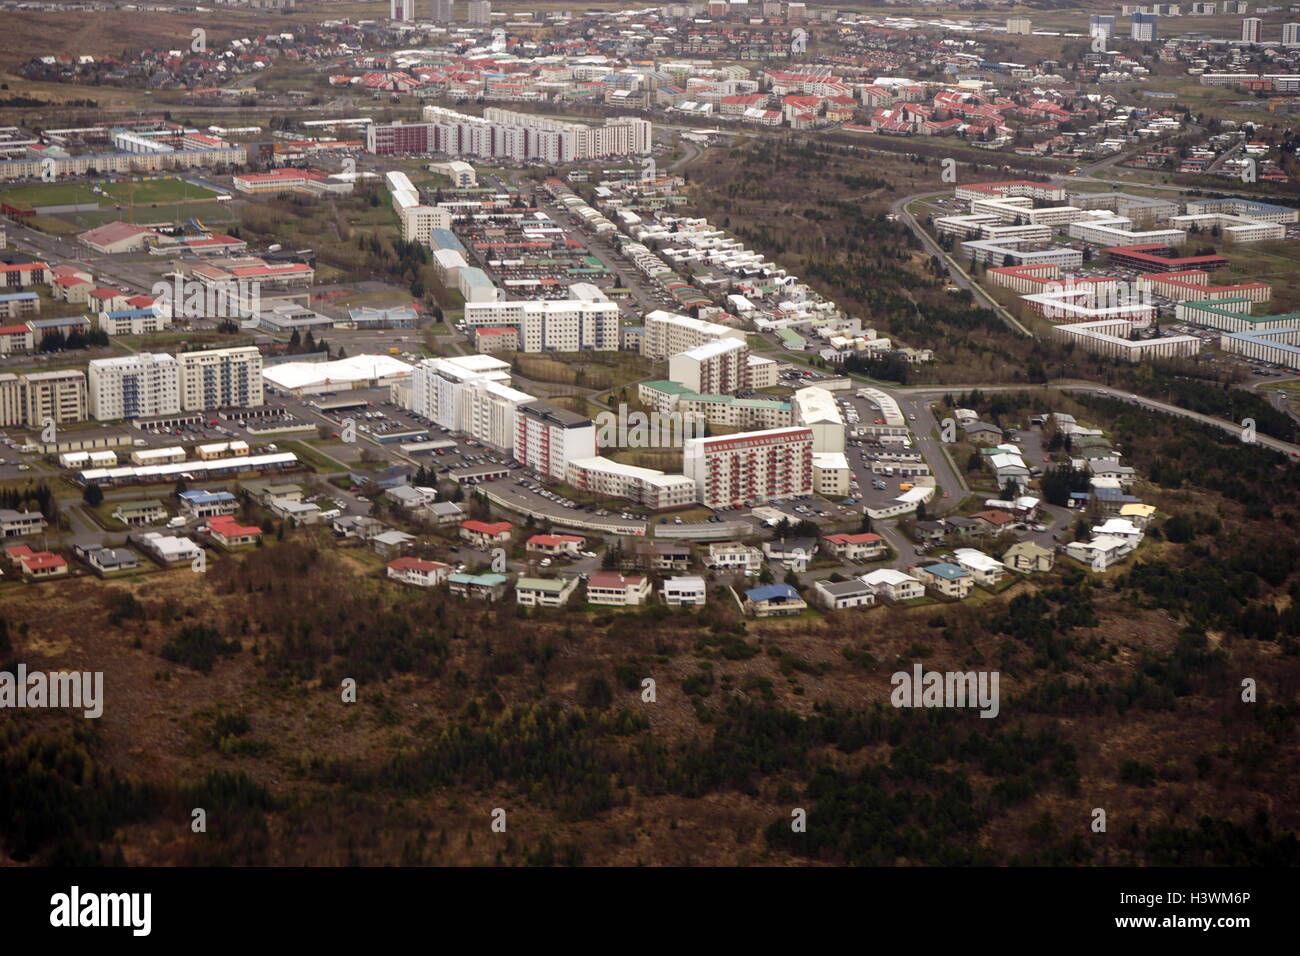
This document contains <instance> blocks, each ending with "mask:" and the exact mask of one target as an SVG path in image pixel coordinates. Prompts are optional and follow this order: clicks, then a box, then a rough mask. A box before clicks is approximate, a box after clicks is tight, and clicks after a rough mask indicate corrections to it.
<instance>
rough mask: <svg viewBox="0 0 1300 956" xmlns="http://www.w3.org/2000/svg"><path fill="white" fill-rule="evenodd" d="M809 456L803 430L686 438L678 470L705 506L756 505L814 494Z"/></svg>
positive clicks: (808, 439)
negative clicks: (775, 499)
mask: <svg viewBox="0 0 1300 956" xmlns="http://www.w3.org/2000/svg"><path fill="white" fill-rule="evenodd" d="M812 453H813V433H812V429H811V428H804V427H794V428H769V429H765V430H763V431H757V432H741V433H739V434H735V435H723V436H719V437H717V438H690V439H687V441H686V445H685V449H684V452H683V462H682V464H683V467H682V471H683V473H684V474H685V475H686V477H687V478H690V479H691V480H692V481H694V482H695V489H696V492H697V495H698V500H699V502H700V504H702V505H704V506H705V507H708V508H729V507H732V506H735V505H743V504H744V503H745V502H747V501H750V502H753V503H754V504H758V503H760V502H763V501H770V500H771V499H773V498H788V497H790V496H791V495H809V494H812V489H813V466H812Z"/></svg>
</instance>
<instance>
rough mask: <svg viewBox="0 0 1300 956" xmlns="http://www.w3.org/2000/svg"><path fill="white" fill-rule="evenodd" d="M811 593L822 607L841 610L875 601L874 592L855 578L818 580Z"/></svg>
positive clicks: (865, 605)
mask: <svg viewBox="0 0 1300 956" xmlns="http://www.w3.org/2000/svg"><path fill="white" fill-rule="evenodd" d="M813 593H814V594H815V595H816V596H817V600H818V602H819V603H820V604H821V605H822V607H824V608H826V609H827V610H830V611H841V610H843V609H845V608H850V607H871V606H872V605H873V604H875V603H876V592H875V591H874V590H872V589H871V587H869V586H868V585H867V584H865V583H863V582H862V581H861V580H859V579H857V578H852V579H850V580H848V581H818V582H816V583H815V584H814V585H813Z"/></svg>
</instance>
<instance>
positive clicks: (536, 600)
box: [515, 577, 579, 607]
mask: <svg viewBox="0 0 1300 956" xmlns="http://www.w3.org/2000/svg"><path fill="white" fill-rule="evenodd" d="M578 580H579V579H578V578H576V577H573V578H520V579H519V580H518V581H516V582H515V603H516V604H522V605H523V606H524V607H563V606H564V605H565V604H567V603H568V602H569V595H571V594H572V593H573V592H574V590H575V589H576V588H577V587H578Z"/></svg>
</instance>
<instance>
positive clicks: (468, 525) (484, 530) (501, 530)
mask: <svg viewBox="0 0 1300 956" xmlns="http://www.w3.org/2000/svg"><path fill="white" fill-rule="evenodd" d="M460 526H461V527H462V528H464V529H465V530H466V531H477V532H478V533H479V534H488V535H498V534H509V533H510V527H511V525H510V522H509V521H462V522H461V523H460Z"/></svg>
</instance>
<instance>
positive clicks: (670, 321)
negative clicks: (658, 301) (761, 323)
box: [641, 309, 745, 360]
mask: <svg viewBox="0 0 1300 956" xmlns="http://www.w3.org/2000/svg"><path fill="white" fill-rule="evenodd" d="M718 339H736V340H738V341H740V342H744V341H745V333H744V332H743V331H742V330H740V329H733V328H732V327H731V326H729V325H719V324H718V323H716V322H705V321H704V320H702V319H693V318H691V317H690V316H688V315H678V314H677V313H676V312H665V311H663V310H662V309H656V310H655V311H653V312H648V313H646V317H645V332H644V333H643V334H642V336H641V354H642V355H644V356H645V357H646V358H652V359H661V360H662V359H669V358H671V357H672V356H674V355H678V354H680V353H681V352H686V351H689V350H690V349H693V348H696V347H697V346H700V345H704V344H706V343H708V342H714V341H717V340H718Z"/></svg>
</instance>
